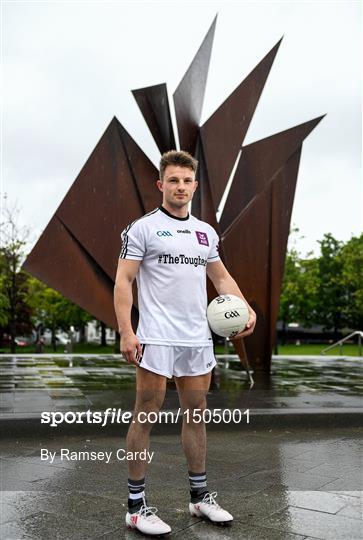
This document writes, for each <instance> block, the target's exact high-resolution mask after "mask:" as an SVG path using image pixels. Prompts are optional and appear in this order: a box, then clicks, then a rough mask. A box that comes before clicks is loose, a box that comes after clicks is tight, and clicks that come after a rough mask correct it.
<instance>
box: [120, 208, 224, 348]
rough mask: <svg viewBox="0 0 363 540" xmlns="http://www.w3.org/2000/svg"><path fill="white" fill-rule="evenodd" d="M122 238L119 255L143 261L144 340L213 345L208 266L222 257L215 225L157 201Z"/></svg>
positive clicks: (141, 332)
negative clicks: (179, 214) (180, 215)
mask: <svg viewBox="0 0 363 540" xmlns="http://www.w3.org/2000/svg"><path fill="white" fill-rule="evenodd" d="M121 239H122V249H121V254H120V258H121V259H131V260H135V261H142V262H141V264H140V268H139V271H138V273H137V276H136V280H137V286H138V302H139V313H140V318H139V325H138V328H137V337H138V338H139V340H140V342H141V343H151V344H155V345H178V346H184V347H195V346H211V345H212V336H211V332H210V330H209V326H208V322H207V301H208V300H207V287H206V285H207V284H206V279H207V275H206V266H207V262H208V263H209V262H215V261H218V260H220V258H219V253H218V243H219V239H218V236H217V233H216V232H215V230H214V229H213V227H211V226H210V225H209V224H208V223H205V222H204V221H200V220H199V219H196V218H195V217H193V216H191V215H188V216H187V217H186V218H177V217H175V216H172V215H171V214H170V213H169V212H168V211H167V210H165V208H163V207H159V208H156V209H155V210H153V211H152V212H150V213H149V214H146V215H145V216H143V217H141V218H140V219H137V220H136V221H134V222H133V223H131V224H130V225H128V226H127V227H126V229H125V230H124V231H123V232H122V234H121Z"/></svg>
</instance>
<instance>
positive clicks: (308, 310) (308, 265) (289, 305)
mask: <svg viewBox="0 0 363 540" xmlns="http://www.w3.org/2000/svg"><path fill="white" fill-rule="evenodd" d="M317 289H318V265H317V260H316V259H314V258H311V259H309V258H306V259H303V258H301V256H300V254H299V252H298V251H297V250H296V248H294V247H293V248H291V249H290V250H289V251H288V252H287V255H286V260H285V272H284V279H283V283H282V290H281V296H280V311H279V319H280V320H281V321H282V325H283V337H282V342H283V344H284V343H285V339H286V328H287V325H288V324H289V323H291V322H299V323H300V324H302V325H304V326H311V324H313V323H314V321H315V319H316V298H317Z"/></svg>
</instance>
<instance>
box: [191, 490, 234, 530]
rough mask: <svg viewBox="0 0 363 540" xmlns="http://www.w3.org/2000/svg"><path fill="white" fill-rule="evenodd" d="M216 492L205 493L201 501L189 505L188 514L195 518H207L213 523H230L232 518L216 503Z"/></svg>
mask: <svg viewBox="0 0 363 540" xmlns="http://www.w3.org/2000/svg"><path fill="white" fill-rule="evenodd" d="M216 497H217V492H216V491H213V493H206V494H205V495H204V498H203V500H202V501H199V502H197V503H192V502H191V503H189V512H190V513H191V515H192V516H195V517H207V518H208V519H210V520H211V521H213V523H231V522H232V521H233V516H232V515H231V514H230V513H229V512H227V510H223V508H221V507H220V506H219V504H217V503H216V500H215V498H216Z"/></svg>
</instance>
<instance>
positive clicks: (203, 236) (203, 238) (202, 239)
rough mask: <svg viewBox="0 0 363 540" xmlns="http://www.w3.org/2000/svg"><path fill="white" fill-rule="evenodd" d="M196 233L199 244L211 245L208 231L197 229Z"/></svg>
mask: <svg viewBox="0 0 363 540" xmlns="http://www.w3.org/2000/svg"><path fill="white" fill-rule="evenodd" d="M195 234H196V235H197V238H198V243H199V244H201V245H202V246H209V242H208V236H207V233H205V232H200V231H195Z"/></svg>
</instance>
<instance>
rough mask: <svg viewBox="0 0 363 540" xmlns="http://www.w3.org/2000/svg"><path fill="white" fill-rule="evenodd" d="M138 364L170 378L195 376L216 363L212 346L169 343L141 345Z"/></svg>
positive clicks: (206, 371) (211, 367)
mask: <svg viewBox="0 0 363 540" xmlns="http://www.w3.org/2000/svg"><path fill="white" fill-rule="evenodd" d="M142 349H143V354H142V358H141V360H140V362H139V366H140V367H142V368H144V369H147V370H148V371H153V372H154V373H157V374H158V375H163V376H164V377H168V378H169V379H171V378H172V377H173V376H174V377H193V376H194V377H195V376H196V375H204V374H205V373H209V372H210V371H212V369H213V368H214V366H215V365H216V364H217V362H216V359H215V357H214V352H213V347H208V346H207V347H205V346H204V347H179V346H178V347H174V346H169V345H149V344H144V345H142Z"/></svg>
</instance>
